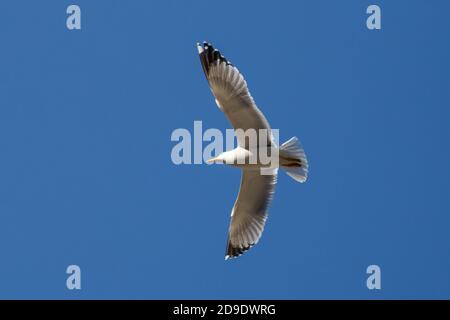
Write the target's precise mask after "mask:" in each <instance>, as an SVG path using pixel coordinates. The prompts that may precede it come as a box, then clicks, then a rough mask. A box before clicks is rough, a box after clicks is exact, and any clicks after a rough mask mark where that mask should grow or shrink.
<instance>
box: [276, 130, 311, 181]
mask: <svg viewBox="0 0 450 320" xmlns="http://www.w3.org/2000/svg"><path fill="white" fill-rule="evenodd" d="M280 167H281V168H283V169H284V170H286V173H287V174H288V175H289V176H290V177H291V178H293V179H294V180H296V181H298V182H305V181H306V179H307V178H308V160H307V159H306V154H305V151H304V150H303V148H302V146H301V145H300V141H298V139H297V137H292V138H291V139H289V140H288V141H286V142H285V143H283V144H282V145H281V147H280Z"/></svg>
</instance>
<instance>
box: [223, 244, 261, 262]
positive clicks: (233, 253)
mask: <svg viewBox="0 0 450 320" xmlns="http://www.w3.org/2000/svg"><path fill="white" fill-rule="evenodd" d="M254 245H255V244H254V243H252V244H250V245H248V246H246V247H242V248H241V247H234V246H233V245H232V244H231V242H230V241H227V250H226V253H225V260H228V259H234V258H237V257H240V256H242V255H243V254H244V253H245V252H247V251H248V250H250V249H251V248H252V247H253V246H254Z"/></svg>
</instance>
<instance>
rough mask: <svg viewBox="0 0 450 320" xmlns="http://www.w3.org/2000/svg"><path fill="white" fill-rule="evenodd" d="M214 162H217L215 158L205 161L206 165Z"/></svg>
mask: <svg viewBox="0 0 450 320" xmlns="http://www.w3.org/2000/svg"><path fill="white" fill-rule="evenodd" d="M216 160H217V158H211V159H208V160H206V163H209V164H211V163H214V162H215V161H216Z"/></svg>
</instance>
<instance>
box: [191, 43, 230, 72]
mask: <svg viewBox="0 0 450 320" xmlns="http://www.w3.org/2000/svg"><path fill="white" fill-rule="evenodd" d="M197 49H198V54H199V56H200V62H201V64H202V67H203V71H204V72H205V75H206V76H208V73H209V69H210V66H211V65H212V64H214V63H217V62H218V63H226V64H227V65H232V64H231V62H229V61H228V60H227V59H226V58H225V57H224V56H223V55H222V54H221V53H220V51H219V50H218V49H215V48H214V46H213V45H212V44H211V43H209V42H207V41H203V44H200V43H197Z"/></svg>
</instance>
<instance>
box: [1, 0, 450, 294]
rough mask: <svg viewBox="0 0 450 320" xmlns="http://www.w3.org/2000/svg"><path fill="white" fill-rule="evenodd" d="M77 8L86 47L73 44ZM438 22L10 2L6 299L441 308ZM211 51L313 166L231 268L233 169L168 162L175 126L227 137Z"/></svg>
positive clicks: (449, 157)
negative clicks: (404, 303) (211, 78)
mask: <svg viewBox="0 0 450 320" xmlns="http://www.w3.org/2000/svg"><path fill="white" fill-rule="evenodd" d="M72 3H76V4H78V5H79V6H80V7H81V10H82V30H80V31H69V30H67V28H66V17H67V15H66V12H65V11H66V8H67V6H68V5H69V4H72ZM370 4H378V5H379V6H380V7H381V10H382V29H381V30H379V31H370V30H368V29H367V28H366V26H365V20H366V18H367V15H366V13H365V11H366V8H367V6H368V5H370ZM449 10H450V3H449V2H448V1H443V0H442V1H418V0H417V1H376V2H374V1H331V0H330V1H258V2H256V1H245V2H244V1H237V0H232V1H227V2H226V3H224V2H216V3H214V2H211V1H190V2H188V1H143V0H142V1H127V2H125V1H118V0H117V1H112V0H111V1H106V0H103V1H81V0H79V1H78V0H77V1H73V2H69V1H2V2H1V4H0V39H1V42H2V45H1V48H2V49H1V50H0V61H1V63H0V221H1V222H0V252H1V260H0V298H67V299H71V298H83V299H92V298H139V299H146V298H181V299H184V298H190V299H197V298H238V299H239V298H287V299H305V298H306V299H309V298H326V299H329V298H339V299H345V298H367V299H379V298H388V299H392V298H450V276H449V270H450V233H449V232H448V229H449V225H450V215H449V212H450V167H449V163H450V150H449V139H450V126H449V125H448V123H449V119H450V110H449V106H450V104H449V101H450V89H449V85H450V62H449V59H448V57H449V56H450V41H449V40H448V39H449V35H448V33H449V31H450V20H449V19H448V12H449ZM203 40H208V41H210V42H212V43H213V44H214V45H215V46H217V47H218V48H219V49H221V51H222V52H223V53H224V55H225V56H226V57H228V58H229V59H230V60H231V61H232V62H233V63H234V64H235V65H237V66H238V67H239V69H240V70H241V72H242V73H243V74H244V75H245V77H246V79H247V82H248V84H249V87H250V90H251V92H252V94H253V96H254V98H255V100H256V102H257V104H258V105H259V106H260V108H261V109H262V111H263V112H264V113H265V114H266V116H267V118H268V119H269V121H270V122H271V125H272V127H274V128H279V129H280V140H282V141H284V140H287V139H288V138H290V137H291V136H293V135H297V136H298V137H299V138H300V139H301V141H302V143H303V146H304V147H305V150H306V153H307V155H308V159H309V162H310V178H309V180H308V182H307V183H305V184H302V185H301V184H298V183H296V182H295V181H293V180H292V179H290V178H289V177H288V176H286V175H285V174H284V173H283V174H281V175H280V177H279V183H278V186H277V191H276V194H275V198H274V201H273V203H272V206H271V209H270V216H269V220H268V222H267V224H266V229H265V232H264V234H263V237H262V239H261V241H260V243H258V245H257V246H255V247H254V248H253V249H252V250H250V251H249V252H248V253H247V254H246V255H244V256H243V257H241V258H239V259H236V260H231V261H224V259H223V256H224V250H225V241H226V233H227V228H228V223H229V216H230V210H231V207H232V205H233V202H234V199H235V197H236V194H237V191H238V188H239V179H240V178H239V177H240V172H239V170H237V169H234V168H226V167H225V166H206V165H181V166H175V165H174V164H172V162H171V158H170V152H171V149H172V147H173V146H174V145H175V143H173V142H171V141H170V135H171V133H172V131H173V130H174V129H176V128H187V129H190V130H192V128H193V122H194V121H195V120H201V121H203V126H204V128H219V129H221V130H225V129H227V128H229V125H228V123H227V121H226V119H225V117H224V116H223V114H222V113H221V112H220V111H219V109H217V107H216V106H215V104H214V99H213V97H212V95H211V94H210V91H209V89H208V87H207V83H206V80H205V79H204V75H203V73H202V70H201V67H200V63H199V59H198V56H197V51H196V48H195V43H196V42H197V41H203ZM70 264H76V265H79V266H80V267H81V270H82V289H81V290H80V291H69V290H67V288H66V277H67V275H66V273H65V270H66V267H67V266H68V265H70ZM371 264H377V265H379V266H380V267H381V272H382V280H381V281H382V289H381V290H379V291H370V290H368V289H367V287H366V277H367V274H366V268H367V266H368V265H371Z"/></svg>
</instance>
